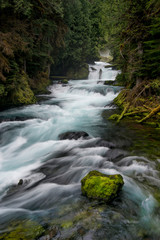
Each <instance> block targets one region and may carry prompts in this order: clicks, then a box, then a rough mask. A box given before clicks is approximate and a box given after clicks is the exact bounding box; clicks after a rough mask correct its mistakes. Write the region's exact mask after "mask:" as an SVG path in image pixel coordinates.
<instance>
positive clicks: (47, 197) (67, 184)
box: [0, 62, 160, 240]
mask: <svg viewBox="0 0 160 240" xmlns="http://www.w3.org/2000/svg"><path fill="white" fill-rule="evenodd" d="M106 65H109V64H106V63H103V62H95V64H93V65H90V66H89V68H90V73H89V77H88V80H76V81H75V80H70V81H69V84H68V85H62V84H54V85H52V86H50V89H49V90H50V91H51V94H50V95H47V96H43V97H44V99H45V100H43V101H41V102H40V103H39V104H35V105H32V106H27V107H19V108H14V109H10V110H6V111H3V112H1V113H0V119H1V123H0V132H1V136H0V192H1V198H0V230H1V235H0V236H3V234H4V232H5V231H7V230H8V226H9V225H10V224H11V223H13V222H15V221H17V222H18V221H26V220H32V221H36V222H38V224H40V225H41V226H43V227H44V229H50V228H51V227H53V226H54V227H56V229H58V230H57V232H56V234H55V235H54V236H53V234H52V237H50V238H49V237H48V238H45V237H43V236H42V237H39V239H41V240H44V239H82V238H83V239H86V240H87V239H97V240H102V239H106V240H107V239H111V240H115V239H121V240H124V239H127V240H128V239H131V240H132V239H133V240H134V239H136V240H140V239H155V240H158V239H160V228H159V224H160V218H159V216H158V211H159V205H158V203H157V201H156V200H155V198H154V196H153V189H154V188H155V187H156V188H157V187H160V178H159V171H158V170H157V169H156V168H157V164H158V163H159V162H158V161H159V160H158V159H157V160H156V161H151V160H149V159H148V158H147V157H145V156H134V155H133V154H132V153H131V152H130V151H129V150H128V149H129V148H128V149H127V146H129V145H130V141H131V139H129V137H128V135H126V133H125V131H126V130H125V129H123V130H120V128H119V127H118V126H116V125H114V124H113V123H111V122H109V121H104V119H103V118H102V112H103V111H104V110H105V111H110V110H111V109H113V108H114V107H113V106H112V105H111V102H112V101H113V99H114V98H115V97H116V96H117V94H118V92H119V91H120V88H119V87H116V86H108V85H104V84H103V83H104V81H106V80H113V81H114V80H115V77H116V75H117V73H118V71H116V70H113V69H112V68H109V66H107V67H105V66H106ZM66 131H86V132H87V133H88V134H89V136H90V138H88V139H78V140H59V139H58V136H59V134H61V133H64V132H66ZM125 136H126V137H125ZM91 170H98V171H101V172H103V173H106V174H115V173H120V174H121V175H123V178H124V181H125V184H124V187H123V191H122V192H121V194H120V196H119V197H118V198H117V199H115V200H114V201H113V203H112V204H109V205H106V204H101V205H99V203H98V202H96V201H89V200H88V199H86V198H85V197H83V196H81V184H80V180H81V179H82V178H83V177H84V176H85V175H86V174H87V173H88V172H89V171H91ZM20 179H23V184H22V185H17V184H18V182H19V180H20ZM17 224H18V223H17ZM15 228H16V226H15ZM13 230H14V228H13ZM71 237H72V238H71ZM0 239H1V238H0ZM2 239H5V238H2ZM18 239H19V238H18Z"/></svg>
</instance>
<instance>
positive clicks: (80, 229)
mask: <svg viewBox="0 0 160 240" xmlns="http://www.w3.org/2000/svg"><path fill="white" fill-rule="evenodd" d="M86 232H87V230H86V229H85V228H84V227H79V228H78V229H77V233H78V234H79V235H80V236H83V235H85V234H86Z"/></svg>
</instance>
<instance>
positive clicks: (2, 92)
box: [0, 84, 7, 97]
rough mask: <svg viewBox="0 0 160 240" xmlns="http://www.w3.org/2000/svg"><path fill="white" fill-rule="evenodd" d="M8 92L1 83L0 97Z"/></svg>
mask: <svg viewBox="0 0 160 240" xmlns="http://www.w3.org/2000/svg"><path fill="white" fill-rule="evenodd" d="M6 94H7V93H6V89H5V86H4V85H3V84H0V97H3V96H5V95H6Z"/></svg>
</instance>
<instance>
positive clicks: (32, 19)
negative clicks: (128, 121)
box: [0, 0, 160, 112]
mask: <svg viewBox="0 0 160 240" xmlns="http://www.w3.org/2000/svg"><path fill="white" fill-rule="evenodd" d="M0 11H1V14H0V51H1V53H0V97H1V100H0V104H1V106H3V107H4V106H9V105H21V104H30V103H34V102H35V101H36V98H35V94H37V93H43V92H45V89H46V86H48V85H49V83H50V80H49V78H50V75H53V76H55V75H64V76H65V75H68V77H70V78H75V79H76V78H84V77H85V76H87V74H88V69H87V67H86V65H85V64H86V63H90V62H92V61H93V60H96V59H98V58H99V50H100V49H103V48H109V49H110V51H111V53H112V55H113V62H114V64H116V66H117V68H118V69H120V70H121V71H122V73H121V74H120V75H119V76H118V77H117V81H118V84H122V85H125V86H126V87H127V89H132V91H124V92H123V93H122V94H121V98H123V99H124V102H125V104H126V103H127V106H129V105H131V104H130V103H131V102H133V101H132V100H133V99H135V101H134V107H137V106H140V105H143V101H144V99H143V97H145V96H146V95H147V96H148V94H150V96H152V95H154V96H155V95H156V96H157V95H158V94H159V91H160V81H159V74H160V66H159V62H160V32H159V24H160V14H159V13H160V1H156V0H147V1H146V0H140V1H137V0H134V1H130V0H118V1H116V0H114V1H112V3H111V2H110V1H104V0H70V1H65V0H56V1H54V0H52V1H45V0H34V1H26V0H19V1H15V0H14V1H10V0H7V1H4V0H1V5H0ZM133 89H134V90H133ZM154 100H155V101H156V102H157V101H158V99H157V97H156V99H154ZM155 101H154V102H155ZM122 102H123V101H122ZM122 102H121V104H119V103H118V101H117V104H119V105H123V108H124V104H122ZM132 105H133V104H132ZM152 105H153V106H152V107H155V104H152ZM145 110H146V109H145ZM143 111H144V109H143ZM125 112H126V111H125Z"/></svg>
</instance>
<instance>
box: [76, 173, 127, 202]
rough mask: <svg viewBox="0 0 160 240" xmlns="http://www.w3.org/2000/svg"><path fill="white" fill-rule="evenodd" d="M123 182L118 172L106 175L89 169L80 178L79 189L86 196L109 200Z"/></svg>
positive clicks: (120, 187)
mask: <svg viewBox="0 0 160 240" xmlns="http://www.w3.org/2000/svg"><path fill="white" fill-rule="evenodd" d="M123 184H124V182H123V178H122V176H121V175H120V174H115V175H106V174H103V173H100V172H98V171H91V172H89V173H88V174H87V175H86V176H85V177H84V178H83V179H82V180H81V190H82V194H83V195H84V196H87V197H88V198H91V199H97V200H102V201H104V202H110V201H112V200H113V199H114V198H115V197H116V196H117V194H118V192H119V191H120V190H121V189H122V186H123Z"/></svg>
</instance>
